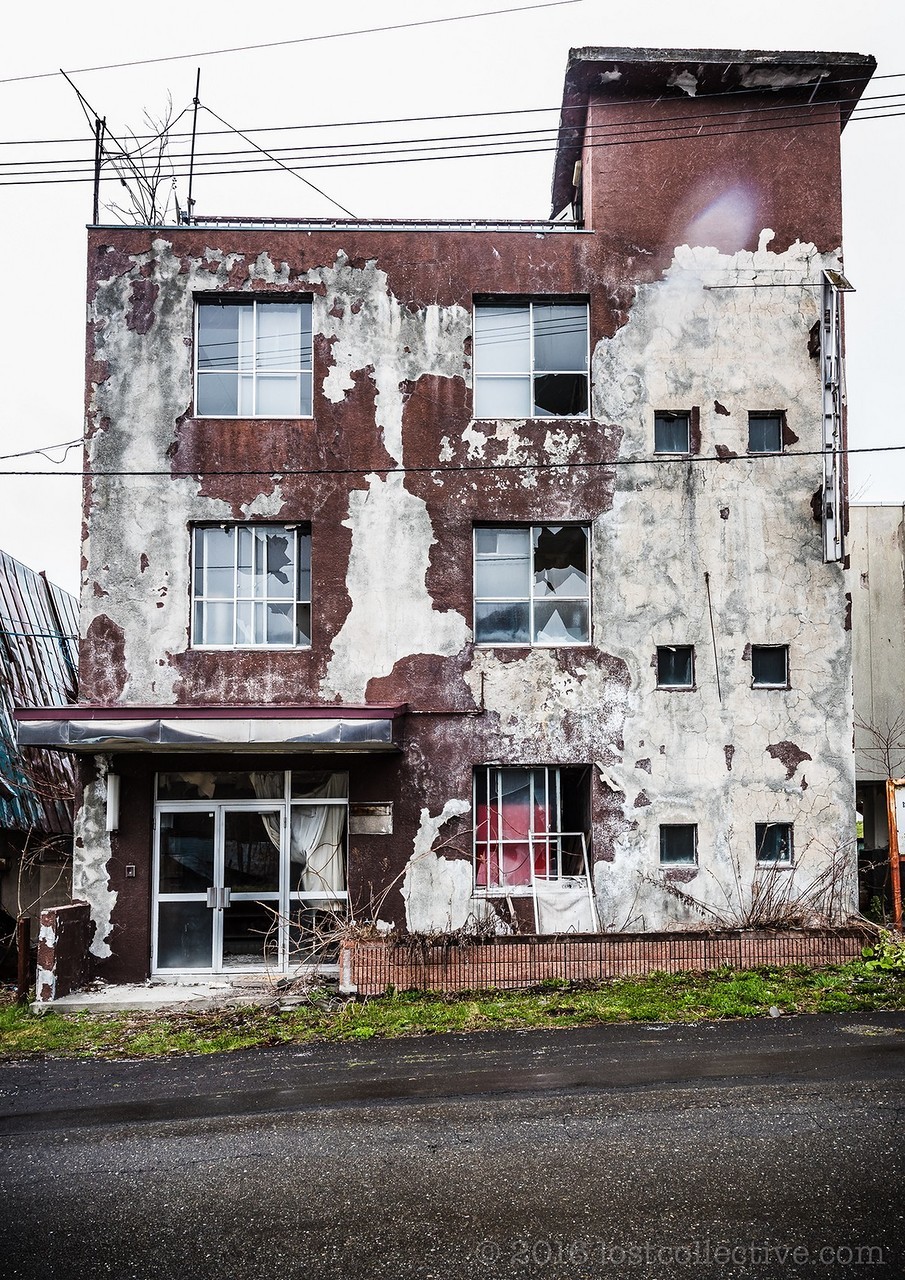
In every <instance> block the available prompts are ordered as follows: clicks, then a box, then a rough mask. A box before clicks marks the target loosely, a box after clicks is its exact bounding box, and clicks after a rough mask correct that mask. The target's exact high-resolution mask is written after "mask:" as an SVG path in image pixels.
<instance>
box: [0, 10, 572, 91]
mask: <svg viewBox="0 0 905 1280" xmlns="http://www.w3.org/2000/svg"><path fill="white" fill-rule="evenodd" d="M580 3H581V0H544V2H543V3H541V4H522V5H516V6H513V7H512V8H509V9H485V10H482V11H481V12H480V13H457V14H451V15H450V16H449V17H446V18H423V19H421V20H420V21H418V22H395V23H391V24H388V25H386V26H382V27H362V28H360V29H358V30H355V31H332V32H330V33H328V34H324V35H319V36H298V37H296V38H295V39H292V40H268V41H264V42H262V43H261V44H241V45H230V46H229V47H227V48H224V49H202V50H200V51H199V52H196V53H170V54H166V55H165V56H163V57H159V58H134V59H132V60H131V61H129V62H106V63H101V64H99V65H97V66H93V67H70V68H69V69H68V70H69V74H70V75H73V76H75V75H86V74H87V73H88V72H92V71H121V70H124V69H126V68H128V67H149V66H153V65H155V64H157V63H161V62H182V61H184V60H185V59H191V58H215V57H219V56H220V55H221V54H225V53H251V52H252V51H253V50H258V49H282V48H287V47H289V46H291V45H299V44H316V43H317V42H318V41H323V40H344V39H347V38H348V37H350V36H373V35H379V34H382V33H383V32H387V31H406V30H410V29H412V28H414V27H436V26H440V25H441V24H443V23H450V22H468V21H470V20H471V19H473V18H496V17H501V16H503V15H505V14H509V13H528V12H530V11H532V10H535V9H556V8H558V7H559V6H560V5H565V4H580ZM59 74H60V73H59V71H38V72H35V73H33V74H31V75H24V76H5V77H4V78H3V79H0V84H18V83H21V82H22V81H23V80H50V79H52V78H53V77H54V76H56V75H59Z"/></svg>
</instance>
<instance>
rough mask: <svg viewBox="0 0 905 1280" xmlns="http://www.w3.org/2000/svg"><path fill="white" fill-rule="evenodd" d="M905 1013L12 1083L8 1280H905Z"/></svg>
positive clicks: (0, 1119)
mask: <svg viewBox="0 0 905 1280" xmlns="http://www.w3.org/2000/svg"><path fill="white" fill-rule="evenodd" d="M903 1080H905V1014H871V1015H859V1016H850V1017H840V1018H826V1017H817V1018H788V1019H787V1018H782V1019H777V1020H767V1021H757V1022H737V1023H710V1024H702V1025H699V1026H694V1027H679V1026H673V1027H660V1026H644V1025H641V1026H631V1027H595V1028H590V1029H583V1030H578V1031H561V1032H551V1033H547V1032H534V1033H528V1034H519V1033H516V1034H512V1033H507V1034H497V1033H485V1034H481V1035H471V1036H443V1037H435V1038H430V1039H412V1040H402V1041H394V1042H374V1041H369V1042H367V1043H365V1044H362V1045H345V1046H312V1047H307V1048H304V1047H297V1048H287V1049H269V1050H261V1051H249V1052H244V1053H235V1054H229V1055H221V1056H217V1057H212V1058H168V1059H166V1060H164V1061H140V1062H138V1061H137V1062H114V1063H100V1062H62V1061H56V1062H52V1061H51V1062H45V1063H37V1064H36V1063H25V1064H4V1065H0V1162H2V1178H0V1276H2V1277H3V1280H6V1278H7V1277H9V1280H13V1278H14V1277H15V1278H16V1280H20V1278H21V1280H31V1278H32V1277H34V1278H40V1280H48V1278H51V1280H55V1278H56V1277H61V1278H65V1280H68V1278H69V1277H71V1276H72V1277H82V1276H84V1277H86V1278H87V1277H91V1280H94V1278H95V1277H114V1278H115V1280H130V1278H132V1277H135V1278H136V1280H170V1278H171V1277H172V1280H176V1278H177V1277H178V1278H179V1280H193V1278H195V1277H197V1278H198V1280H208V1277H211V1278H213V1277H242V1278H243V1280H245V1278H247V1280H257V1278H258V1277H262V1278H263V1277H271V1276H273V1277H291V1278H293V1280H294V1278H295V1277H299V1278H301V1277H305V1278H306V1280H320V1278H321V1277H330V1278H332V1277H337V1278H339V1277H343V1278H346V1277H347V1278H348V1280H359V1277H361V1278H367V1280H370V1278H371V1277H378V1276H392V1277H399V1278H401V1280H407V1278H408V1277H416V1276H417V1277H425V1280H427V1278H429V1277H436V1278H437V1280H440V1278H441V1277H442V1278H443V1280H447V1278H449V1280H459V1278H460V1277H461V1280H471V1278H472V1277H486V1278H487V1280H494V1278H495V1277H509V1276H550V1277H560V1278H561V1277H567V1278H568V1280H583V1278H584V1277H595V1278H596V1277H607V1278H609V1277H613V1278H614V1280H627V1278H630V1277H635V1276H637V1277H643V1278H644V1280H673V1278H674V1277H693V1278H694V1280H710V1277H732V1278H733V1280H743V1278H747V1277H762V1278H764V1280H784V1278H785V1277H787V1276H788V1277H792V1276H825V1277H832V1278H833V1280H837V1278H838V1277H848V1276H862V1277H884V1278H885V1277H896V1278H899V1277H905V1177H903V1175H905V1122H903V1117H905V1090H903Z"/></svg>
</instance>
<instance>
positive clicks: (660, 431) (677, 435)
mask: <svg viewBox="0 0 905 1280" xmlns="http://www.w3.org/2000/svg"><path fill="white" fill-rule="evenodd" d="M689 422H690V419H689V415H688V414H687V413H658V414H657V415H656V416H655V418H654V453H688V452H689V448H690V445H689V440H690V435H689Z"/></svg>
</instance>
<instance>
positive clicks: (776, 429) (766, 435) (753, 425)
mask: <svg viewBox="0 0 905 1280" xmlns="http://www.w3.org/2000/svg"><path fill="white" fill-rule="evenodd" d="M784 418H785V415H784V414H782V413H749V414H748V452H749V453H782V428H783V421H784Z"/></svg>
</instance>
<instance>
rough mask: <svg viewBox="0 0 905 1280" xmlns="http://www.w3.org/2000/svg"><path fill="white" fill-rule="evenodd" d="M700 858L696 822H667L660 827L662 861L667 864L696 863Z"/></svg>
mask: <svg viewBox="0 0 905 1280" xmlns="http://www.w3.org/2000/svg"><path fill="white" fill-rule="evenodd" d="M697 860H698V828H697V823H694V822H672V823H665V824H664V825H662V826H661V827H660V862H661V863H663V864H664V865H665V866H673V865H676V864H683V863H684V864H686V865H694V864H695V863H697Z"/></svg>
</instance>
